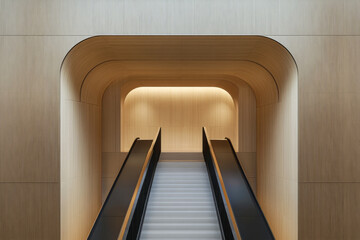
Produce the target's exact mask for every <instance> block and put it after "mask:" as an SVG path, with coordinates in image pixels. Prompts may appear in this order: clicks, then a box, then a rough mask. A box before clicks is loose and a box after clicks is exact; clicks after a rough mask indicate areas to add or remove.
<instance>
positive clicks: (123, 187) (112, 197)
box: [88, 140, 152, 240]
mask: <svg viewBox="0 0 360 240" xmlns="http://www.w3.org/2000/svg"><path fill="white" fill-rule="evenodd" d="M151 143H152V140H138V141H136V142H135V143H134V144H135V145H134V146H133V148H132V150H131V153H129V155H128V157H127V160H126V162H125V163H124V165H123V167H122V169H121V174H119V176H118V178H117V179H116V180H115V182H114V185H113V187H112V190H111V192H110V193H109V195H108V197H107V200H106V201H105V203H104V205H103V207H102V210H101V212H100V214H99V216H98V219H97V220H96V222H95V224H94V227H93V229H92V231H91V233H90V235H89V237H88V239H89V240H100V239H101V240H116V239H117V237H118V235H119V232H120V229H121V226H122V223H123V221H124V218H125V215H126V212H127V210H128V208H129V204H130V201H131V198H132V195H133V192H134V190H135V187H136V184H137V182H138V179H139V176H140V173H141V169H142V167H143V165H144V162H145V159H146V155H147V153H148V151H149V149H150V146H151Z"/></svg>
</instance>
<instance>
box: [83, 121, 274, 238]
mask: <svg viewBox="0 0 360 240" xmlns="http://www.w3.org/2000/svg"><path fill="white" fill-rule="evenodd" d="M160 154H161V129H159V131H158V133H157V135H156V137H155V138H154V140H140V139H138V138H137V139H135V141H134V143H133V144H132V146H131V148H130V151H129V153H128V155H127V157H126V159H125V161H124V164H123V166H122V167H121V169H120V171H119V173H118V175H117V177H116V179H115V181H114V184H113V186H112V188H111V190H110V192H109V194H108V196H107V198H106V200H105V202H104V204H103V206H102V208H101V210H100V213H99V215H98V217H97V219H96V221H95V223H94V226H93V228H92V230H91V232H90V234H89V237H88V240H120V239H242V240H258V239H259V240H267V239H274V236H273V234H272V232H271V229H270V227H269V225H268V223H267V221H266V219H265V216H264V214H263V212H262V211H261V208H260V206H259V204H258V202H257V200H256V197H255V195H254V193H253V191H252V190H251V187H250V185H249V182H248V180H247V178H246V175H245V173H244V171H243V168H242V167H241V164H240V162H239V160H238V159H237V156H236V153H235V151H234V148H233V145H232V143H231V141H230V139H224V140H210V139H209V138H208V136H207V133H206V129H205V128H203V156H204V161H186V160H184V161H159V157H160Z"/></svg>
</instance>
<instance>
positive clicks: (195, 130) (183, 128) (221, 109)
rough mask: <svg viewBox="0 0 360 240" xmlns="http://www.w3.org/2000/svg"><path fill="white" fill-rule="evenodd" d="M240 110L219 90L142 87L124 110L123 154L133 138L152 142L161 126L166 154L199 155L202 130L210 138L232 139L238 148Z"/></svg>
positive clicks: (129, 97) (136, 90)
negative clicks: (185, 153) (204, 130)
mask: <svg viewBox="0 0 360 240" xmlns="http://www.w3.org/2000/svg"><path fill="white" fill-rule="evenodd" d="M236 114H237V110H236V107H235V105H234V101H233V98H232V97H231V96H230V94H229V93H228V92H226V91H225V90H223V89H221V88H217V87H140V88H136V89H134V90H132V91H131V92H130V93H129V94H128V95H127V96H126V98H125V100H124V104H123V108H122V115H121V116H122V124H121V125H122V126H121V143H122V146H121V148H122V151H128V150H129V148H130V146H131V144H132V142H133V140H134V138H135V137H140V138H143V139H151V138H153V137H154V135H155V133H156V130H157V128H158V127H162V149H163V151H164V152H200V151H201V144H202V142H201V127H202V126H205V127H207V128H208V132H209V134H210V137H212V138H224V137H229V138H231V139H232V141H233V142H234V145H235V146H236V147H237V145H238V144H237V142H238V136H237V132H238V131H237V122H236V121H237V118H236Z"/></svg>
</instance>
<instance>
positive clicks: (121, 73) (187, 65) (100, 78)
mask: <svg viewBox="0 0 360 240" xmlns="http://www.w3.org/2000/svg"><path fill="white" fill-rule="evenodd" d="M127 79H131V80H132V81H136V80H138V79H143V81H144V80H145V79H162V80H166V79H168V81H167V84H170V85H177V84H179V83H180V84H181V82H182V81H188V82H189V80H192V81H193V82H198V81H199V83H200V82H201V81H204V80H208V81H209V84H213V85H214V81H215V82H217V85H214V86H218V87H223V86H225V85H226V84H224V83H222V82H223V81H226V82H230V83H232V84H233V85H234V86H236V85H237V84H241V83H240V82H243V81H244V82H246V83H247V84H249V85H250V87H251V88H252V89H253V90H254V92H255V95H256V99H257V105H258V106H262V105H266V104H271V103H275V102H277V101H278V98H279V94H278V87H277V84H276V82H275V80H274V78H273V76H272V75H271V74H270V73H269V72H268V71H267V70H266V69H264V68H263V67H260V66H259V65H258V64H255V63H253V62H249V61H209V62H208V61H205V62H203V61H110V62H105V63H102V64H100V65H97V66H96V67H95V68H93V69H92V70H91V72H89V74H87V75H86V77H85V78H84V80H83V82H82V85H81V89H80V99H81V101H82V102H87V103H91V104H99V103H100V101H101V97H102V95H103V92H104V91H105V89H106V87H107V86H108V85H109V84H110V83H111V82H113V81H115V80H116V81H126V80H127ZM243 79H246V80H243ZM170 81H174V83H171V82H170ZM211 82H212V83H211ZM203 84H204V83H203ZM184 86H185V85H184ZM194 86H195V85H194ZM204 86H205V85H204ZM231 89H234V88H233V87H229V88H227V91H228V92H229V91H230V93H231V91H233V90H231Z"/></svg>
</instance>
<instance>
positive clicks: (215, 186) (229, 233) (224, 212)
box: [202, 127, 240, 240]
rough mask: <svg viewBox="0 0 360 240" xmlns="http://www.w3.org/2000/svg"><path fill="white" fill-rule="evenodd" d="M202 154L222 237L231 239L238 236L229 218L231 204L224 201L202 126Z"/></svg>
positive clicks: (208, 141) (208, 140)
mask: <svg viewBox="0 0 360 240" xmlns="http://www.w3.org/2000/svg"><path fill="white" fill-rule="evenodd" d="M202 132H203V134H202V135H203V137H202V138H203V155H204V160H205V164H206V167H207V170H208V174H209V178H210V183H211V184H210V185H211V189H212V192H213V196H214V201H215V206H216V212H217V215H218V220H219V225H220V229H221V234H222V238H223V239H226V240H233V239H237V238H240V236H239V233H238V230H237V229H235V228H237V226H236V222H235V220H234V219H231V214H230V212H229V211H231V206H230V204H228V202H227V201H226V196H225V195H226V194H225V192H226V189H225V188H224V184H223V182H222V180H221V179H219V174H221V173H220V172H219V170H218V169H217V167H216V166H215V165H216V157H215V155H214V152H213V149H212V146H211V142H210V139H208V137H207V133H206V129H205V127H203V131H202Z"/></svg>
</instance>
